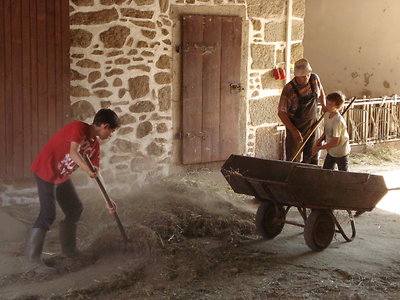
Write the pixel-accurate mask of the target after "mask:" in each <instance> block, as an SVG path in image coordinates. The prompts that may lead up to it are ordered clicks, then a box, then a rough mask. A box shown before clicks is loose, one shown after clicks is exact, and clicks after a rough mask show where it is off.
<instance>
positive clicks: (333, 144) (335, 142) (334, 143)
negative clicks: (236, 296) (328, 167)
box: [317, 137, 340, 150]
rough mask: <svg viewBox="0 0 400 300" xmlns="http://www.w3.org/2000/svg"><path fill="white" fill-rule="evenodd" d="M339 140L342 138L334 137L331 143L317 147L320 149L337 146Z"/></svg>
mask: <svg viewBox="0 0 400 300" xmlns="http://www.w3.org/2000/svg"><path fill="white" fill-rule="evenodd" d="M339 140H340V137H334V138H332V140H331V141H330V142H329V143H326V144H325V145H322V146H317V147H318V148H319V149H320V150H322V149H328V148H332V147H336V146H337V145H339Z"/></svg>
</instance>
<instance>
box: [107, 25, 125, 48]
mask: <svg viewBox="0 0 400 300" xmlns="http://www.w3.org/2000/svg"><path fill="white" fill-rule="evenodd" d="M130 32H131V30H130V29H129V28H128V27H125V26H120V25H117V26H113V27H111V28H110V29H108V30H106V31H103V32H101V33H100V40H101V41H102V42H103V44H104V47H105V48H122V46H124V44H125V41H126V38H127V37H128V35H129V34H130Z"/></svg>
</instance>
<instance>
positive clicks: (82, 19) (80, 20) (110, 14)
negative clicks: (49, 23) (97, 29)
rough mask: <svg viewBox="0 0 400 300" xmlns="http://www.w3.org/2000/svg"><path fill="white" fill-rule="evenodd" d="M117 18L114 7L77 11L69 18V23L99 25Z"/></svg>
mask: <svg viewBox="0 0 400 300" xmlns="http://www.w3.org/2000/svg"><path fill="white" fill-rule="evenodd" d="M116 20H118V12H117V10H116V9H115V8H111V9H103V10H100V11H90V12H77V13H75V14H72V15H71V16H70V18H69V22H70V24H71V25H99V24H107V23H111V22H112V21H116Z"/></svg>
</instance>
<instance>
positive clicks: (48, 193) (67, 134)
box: [26, 109, 120, 273]
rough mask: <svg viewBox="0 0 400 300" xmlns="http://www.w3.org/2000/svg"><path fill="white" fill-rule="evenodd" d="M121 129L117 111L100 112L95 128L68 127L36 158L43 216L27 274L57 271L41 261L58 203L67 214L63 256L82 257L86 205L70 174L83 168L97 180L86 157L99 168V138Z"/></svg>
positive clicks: (30, 244) (31, 244) (62, 227)
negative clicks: (79, 231)
mask: <svg viewBox="0 0 400 300" xmlns="http://www.w3.org/2000/svg"><path fill="white" fill-rule="evenodd" d="M119 126H120V120H119V118H118V116H117V115H116V113H115V112H114V111H112V110H110V109H100V110H99V111H98V112H97V113H96V115H95V117H94V120H93V124H92V125H89V124H87V123H84V122H81V121H75V122H72V123H69V124H67V125H66V126H64V127H63V128H62V129H61V130H60V131H58V132H57V133H56V134H55V135H54V136H53V137H51V138H50V139H49V141H48V142H47V144H46V146H45V147H44V148H43V150H42V151H41V152H40V153H39V155H38V156H37V157H36V159H35V161H34V162H33V164H32V166H31V170H32V172H33V174H34V177H35V180H36V183H37V187H38V194H39V202H40V213H39V216H38V218H37V219H36V222H35V224H34V225H33V228H32V230H31V232H30V234H29V237H28V241H27V249H26V253H27V259H28V265H27V268H26V270H27V271H34V272H36V273H54V272H55V269H54V268H50V267H47V266H46V265H45V264H44V263H43V262H42V260H41V259H40V256H41V254H42V250H43V244H44V239H45V236H46V233H47V231H48V230H49V228H50V226H51V225H52V224H53V222H54V220H55V218H56V206H55V200H57V202H58V203H59V205H60V207H61V209H62V211H63V212H64V214H65V219H64V220H63V221H61V222H60V242H61V248H62V253H63V254H64V255H65V256H67V257H74V256H76V255H78V254H79V251H78V250H77V249H76V223H77V222H78V220H79V218H80V216H81V213H82V210H83V206H82V202H81V200H80V199H79V197H78V195H77V193H76V191H75V188H74V186H73V183H72V181H71V179H70V175H71V173H72V172H73V171H74V170H75V169H77V168H78V167H81V168H82V169H83V170H84V171H85V172H86V173H87V174H88V175H89V176H90V177H92V178H94V177H96V176H97V174H96V172H92V171H91V170H90V167H89V166H88V165H87V164H86V162H85V161H84V159H83V155H88V156H89V158H90V159H91V161H92V163H93V165H94V166H96V167H97V168H98V167H99V164H100V159H99V154H100V145H99V138H100V139H101V140H104V139H107V138H109V137H110V136H111V134H112V133H113V132H114V130H115V129H117V128H118V127H119ZM108 209H109V210H110V211H111V212H112V211H115V207H108Z"/></svg>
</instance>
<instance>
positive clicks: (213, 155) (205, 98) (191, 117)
mask: <svg viewBox="0 0 400 300" xmlns="http://www.w3.org/2000/svg"><path fill="white" fill-rule="evenodd" d="M241 36H242V20H241V18H240V17H230V16H202V15H185V16H183V17H182V86H183V88H182V97H183V99H182V100H183V101H182V102H183V107H182V118H183V119H182V138H183V142H182V145H183V151H182V153H183V155H182V161H183V163H184V164H193V163H205V162H211V161H220V160H225V159H226V158H228V157H229V155H230V154H232V153H237V152H238V145H239V141H238V138H239V100H240V65H241Z"/></svg>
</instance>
